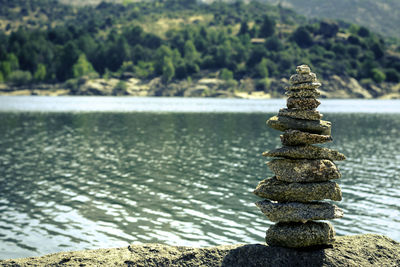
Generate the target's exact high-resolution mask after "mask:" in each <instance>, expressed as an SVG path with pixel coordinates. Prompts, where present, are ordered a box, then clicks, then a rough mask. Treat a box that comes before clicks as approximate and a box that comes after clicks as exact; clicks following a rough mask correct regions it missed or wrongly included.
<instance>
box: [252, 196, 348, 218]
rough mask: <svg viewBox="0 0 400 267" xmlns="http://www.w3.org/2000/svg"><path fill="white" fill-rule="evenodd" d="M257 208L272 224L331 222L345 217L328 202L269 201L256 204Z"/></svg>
mask: <svg viewBox="0 0 400 267" xmlns="http://www.w3.org/2000/svg"><path fill="white" fill-rule="evenodd" d="M256 205H257V207H258V208H259V209H260V210H261V211H262V213H264V215H265V216H267V217H268V219H269V220H270V221H272V222H303V223H305V222H307V221H309V220H331V219H337V218H342V217H343V210H341V209H340V208H339V207H338V206H336V205H334V204H330V203H327V202H311V203H299V202H286V203H278V202H272V201H269V200H263V201H258V202H256Z"/></svg>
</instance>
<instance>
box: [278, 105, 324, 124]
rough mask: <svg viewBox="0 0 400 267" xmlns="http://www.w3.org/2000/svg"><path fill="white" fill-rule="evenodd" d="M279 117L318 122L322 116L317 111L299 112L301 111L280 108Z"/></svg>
mask: <svg viewBox="0 0 400 267" xmlns="http://www.w3.org/2000/svg"><path fill="white" fill-rule="evenodd" d="M278 115H279V116H286V117H290V118H293V119H301V120H313V121H319V120H320V119H322V114H321V113H319V111H317V110H301V109H287V108H282V109H280V110H279V113H278Z"/></svg>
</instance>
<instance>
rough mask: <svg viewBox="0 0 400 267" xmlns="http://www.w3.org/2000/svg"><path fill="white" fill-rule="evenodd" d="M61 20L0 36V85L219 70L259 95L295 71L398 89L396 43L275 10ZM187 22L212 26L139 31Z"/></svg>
mask: <svg viewBox="0 0 400 267" xmlns="http://www.w3.org/2000/svg"><path fill="white" fill-rule="evenodd" d="M41 1H44V0H37V1H36V2H35V1H30V2H31V4H30V7H26V10H27V11H26V12H27V14H30V11H32V10H34V11H35V12H37V10H38V9H40V8H41V7H40V5H37V4H36V5H34V4H32V3H38V2H39V3H41ZM45 2H46V5H60V4H59V3H56V2H54V1H49V0H46V1H45ZM21 5H22V3H21ZM2 9H4V6H3V7H2ZM57 10H60V9H57ZM32 12H33V11H32ZM65 12H67V13H66V14H63V13H60V14H63V15H65V18H64V20H65V21H64V23H62V24H58V25H56V26H52V24H51V21H48V22H47V24H46V25H45V26H46V27H37V28H27V27H24V26H21V27H19V28H18V29H16V30H14V31H12V32H11V33H8V34H6V33H5V32H4V31H3V32H0V82H12V83H14V84H29V83H42V82H46V83H59V82H65V81H67V80H69V79H74V78H79V77H81V76H89V77H100V76H102V77H110V76H116V77H122V76H123V75H124V74H126V73H129V74H130V75H131V76H133V77H137V78H140V79H151V78H154V77H162V81H163V82H164V83H169V82H171V81H173V80H176V79H188V78H189V77H194V76H196V75H202V74H204V73H207V72H215V71H220V72H219V73H220V77H221V78H223V79H225V80H229V81H238V80H240V79H243V78H253V79H257V80H258V81H259V84H260V86H261V87H262V88H264V89H265V88H266V87H267V86H268V78H269V77H276V78H280V77H284V76H286V77H287V75H289V74H290V73H292V72H293V69H294V68H295V66H296V65H298V64H308V65H310V66H311V67H312V68H313V70H315V71H316V72H318V73H319V75H322V76H329V75H332V74H337V75H346V76H350V77H354V78H356V79H358V80H362V81H364V82H376V83H380V82H383V81H387V82H399V81H400V60H399V59H400V56H399V44H398V43H397V44H395V45H393V44H391V46H389V45H388V44H387V43H386V41H385V40H384V39H383V38H382V37H380V36H379V35H376V34H374V33H373V32H371V31H369V30H368V29H367V28H365V27H359V26H357V25H350V24H346V23H343V22H334V21H308V20H305V19H304V18H302V17H299V16H297V15H296V14H295V13H293V12H292V11H290V10H287V9H285V8H282V7H280V6H269V5H266V4H262V3H259V2H250V3H249V4H245V3H243V2H241V1H237V2H234V3H224V2H215V3H213V4H211V5H205V4H198V3H196V1H184V0H166V1H161V0H159V1H153V2H145V3H143V2H142V3H128V2H127V3H125V5H118V4H109V3H101V4H99V5H98V6H95V7H82V8H79V9H77V10H76V9H71V8H70V9H67V11H65ZM71 14H72V15H71ZM69 15H70V17H72V18H69V19H68V16H69ZM195 15H199V16H205V15H209V16H211V17H212V18H211V19H209V20H199V21H192V23H189V24H184V25H180V26H179V27H171V28H170V29H169V30H167V31H166V32H164V33H162V34H157V33H152V32H150V31H146V30H145V26H146V25H145V23H146V22H148V21H149V20H152V21H157V20H159V19H166V22H167V23H168V19H173V18H179V17H181V16H195Z"/></svg>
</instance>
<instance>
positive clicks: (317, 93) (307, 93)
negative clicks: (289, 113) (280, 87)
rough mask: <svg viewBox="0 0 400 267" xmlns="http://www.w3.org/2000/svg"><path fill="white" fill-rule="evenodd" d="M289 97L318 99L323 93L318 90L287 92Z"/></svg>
mask: <svg viewBox="0 0 400 267" xmlns="http://www.w3.org/2000/svg"><path fill="white" fill-rule="evenodd" d="M285 95H286V96H287V97H314V98H317V97H319V96H320V95H321V91H319V90H317V89H308V90H294V91H291V90H289V91H287V92H285Z"/></svg>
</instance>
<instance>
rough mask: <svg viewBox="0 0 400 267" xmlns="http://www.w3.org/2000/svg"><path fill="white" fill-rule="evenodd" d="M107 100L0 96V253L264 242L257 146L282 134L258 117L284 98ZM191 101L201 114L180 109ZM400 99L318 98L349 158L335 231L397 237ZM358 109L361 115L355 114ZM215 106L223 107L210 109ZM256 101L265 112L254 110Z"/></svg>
mask: <svg viewBox="0 0 400 267" xmlns="http://www.w3.org/2000/svg"><path fill="white" fill-rule="evenodd" d="M21 99H23V100H24V101H25V104H23V101H22V100H21ZM59 99H60V100H59ZM67 99H68V104H65V105H66V106H68V105H69V108H70V107H71V105H72V106H73V105H74V103H75V108H74V109H72V110H70V109H66V110H63V111H67V110H68V112H29V113H27V112H25V111H26V109H24V108H26V107H30V109H29V110H34V111H40V108H39V107H36V108H33V107H34V106H35V104H34V103H35V101H36V103H38V102H39V103H42V104H41V105H45V104H43V103H49V102H51V103H52V104H51V105H53V106H55V107H57V109H58V111H62V109H63V108H62V104H60V102H63V101H66V100H67ZM111 99H112V98H109V99H106V100H99V99H97V98H94V99H93V100H90V101H93V102H94V103H99V102H101V101H103V102H102V103H103V105H101V106H99V109H100V110H102V111H114V112H97V113H94V112H90V111H93V110H90V108H89V107H91V105H90V104H86V106H85V104H82V103H87V102H88V101H89V99H88V98H47V99H46V98H35V97H28V98H26V97H25V98H0V105H1V107H2V110H3V112H1V113H0V136H1V138H0V151H1V153H0V259H6V258H16V257H28V256H37V255H44V254H47V253H53V252H58V251H66V250H80V249H92V248H106V247H118V246H125V245H128V244H129V243H147V242H158V243H164V244H170V245H186V246H196V247H200V246H211V245H220V244H234V243H262V242H263V241H264V236H265V230H266V229H267V228H268V227H269V225H271V222H269V221H268V220H267V219H266V218H265V217H264V215H263V214H262V213H261V212H260V211H259V210H258V209H257V207H256V206H255V205H254V202H255V201H257V200H259V198H257V197H256V196H254V195H253V194H252V190H253V189H254V188H255V187H256V185H257V183H258V181H260V180H262V179H264V178H266V177H269V176H271V175H272V173H271V171H269V169H268V168H267V166H265V164H264V162H265V161H266V159H264V158H263V157H262V156H261V153H262V152H263V151H265V150H268V149H273V148H275V147H278V146H279V144H280V141H279V132H278V131H275V130H272V129H269V128H267V127H266V126H265V120H266V119H267V118H269V117H270V116H272V115H274V114H276V112H277V110H278V109H279V108H280V107H283V104H282V105H280V106H278V104H280V103H283V101H282V100H272V101H265V100H264V101H258V102H257V101H249V102H246V101H243V100H239V101H235V100H229V101H228V100H217V99H212V100H210V101H211V102H208V101H205V100H193V99H191V100H187V102H186V100H184V99H183V100H177V99H173V100H172V101H175V103H176V101H178V102H179V106H178V107H175V109H176V110H175V112H160V111H164V110H163V109H164V108H165V105H168V104H166V103H167V102H162V101H165V100H160V99H155V100H154V101H155V102H151V101H153V100H151V99H139V100H132V99H129V98H128V100H125V99H122V100H121V98H115V101H116V102H117V103H119V104H118V105H116V104H115V103H113V101H112V100H111ZM74 101H75V102H74ZM96 101H97V102H96ZM124 101H127V102H124ZM129 101H131V103H132V101H133V102H135V101H137V102H135V103H139V102H140V101H142V102H143V101H145V102H148V103H149V102H151V103H150V104H149V105H152V107H153V110H148V111H158V112H143V111H144V110H137V111H141V112H133V111H132V107H131V109H130V110H128V109H127V108H126V107H129V105H128V104H127V103H128V102H129ZM157 101H161V102H162V105H161V104H160V102H157ZM196 101H198V102H196ZM202 101H205V102H202ZM107 102H108V103H109V104H107ZM4 103H7V105H8V107H10V106H13V107H14V108H9V109H5V108H4V106H5V104H4ZM77 103H80V104H77ZM110 103H112V104H110ZM121 103H122V104H121ZM123 103H125V104H123ZM143 103H144V102H143ZM194 103H195V104H196V103H197V105H198V107H197V108H198V110H202V111H208V112H206V113H195V112H194V111H195V110H196V109H195V108H193V107H192V110H187V111H191V112H186V113H182V112H177V111H179V110H182V109H185V108H186V107H185V105H186V106H192V105H193V104H194ZM202 103H208V104H205V105H206V106H207V105H208V106H209V107H204V106H203V105H202ZM210 103H212V104H213V105H218V107H217V108H215V107H214V108H211V106H212V105H211V104H210ZM325 103H327V105H325ZM335 103H336V107H337V108H336V109H335V108H334V107H335ZM346 103H348V106H347V104H346ZM366 103H367V104H368V105H366ZM398 104H399V102H396V101H389V102H383V104H382V102H379V101H369V102H368V101H367V102H365V101H361V102H360V101H348V100H347V101H336V102H335V101H327V100H325V101H323V104H322V105H321V108H320V110H323V107H324V105H325V106H326V107H329V108H331V109H332V110H336V111H338V110H339V111H341V112H340V113H333V112H328V113H326V114H325V119H327V120H330V121H331V122H332V123H333V132H332V135H333V137H334V142H333V143H331V144H329V145H328V146H329V147H332V148H335V149H337V150H339V151H341V152H342V153H344V154H345V155H346V156H347V160H346V161H342V162H337V164H338V166H339V169H340V170H341V172H342V178H341V179H340V180H339V181H338V182H339V184H340V186H341V188H342V191H343V201H341V202H337V203H336V204H337V205H338V206H339V207H341V208H342V209H343V210H344V212H345V217H344V218H342V219H338V220H333V221H331V222H332V223H333V224H334V226H335V228H336V231H337V234H338V235H347V234H361V233H379V234H384V235H387V236H389V237H391V238H393V239H395V240H397V241H400V179H399V174H400V152H399V147H400V139H399V135H400V111H399V110H398V109H399V107H400V105H398ZM37 105H38V104H36V106H37ZM136 105H137V107H139V106H140V105H139V104H136ZM160 105H161V106H162V107H159V108H157V106H160ZM110 106H114V109H111V108H110ZM142 106H146V105H145V104H142ZM170 106H171V105H170ZM234 106H236V108H237V110H239V111H241V113H234V112H233V111H234V109H233V107H234ZM246 106H247V108H245V107H246ZM365 106H369V107H370V109H368V110H369V113H354V110H360V109H361V110H362V108H363V107H364V108H365ZM64 107H65V106H64ZM100 107H102V109H101V108H100ZM221 107H225V109H228V110H223V111H229V112H228V113H227V112H213V110H210V109H218V108H220V109H219V110H217V111H221ZM226 107H228V108H226ZM271 107H273V108H274V110H273V111H271V110H269V109H270V108H271ZM326 107H325V108H326ZM346 107H348V109H349V110H351V111H352V113H344V112H345V110H346ZM374 107H376V108H375V111H374ZM262 108H264V109H265V110H268V112H264V113H259V112H258V113H254V112H253V111H254V110H258V109H262ZM169 109H172V110H170V111H174V110H173V108H169ZM187 109H188V108H187ZM6 110H9V111H10V112H8V111H6ZM20 111H24V112H20ZM43 111H48V110H46V108H45V107H44V108H43ZM79 111H86V112H83V113H82V112H79ZM121 111H122V112H121ZM128 111H129V112H128ZM214 111H215V110H214ZM387 111H390V113H386V112H387ZM271 112H273V113H271Z"/></svg>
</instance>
